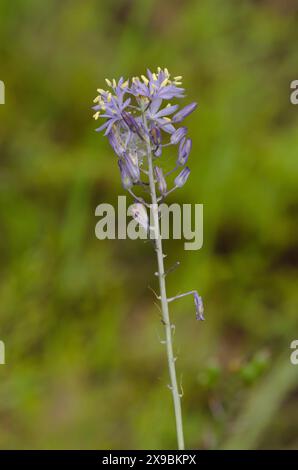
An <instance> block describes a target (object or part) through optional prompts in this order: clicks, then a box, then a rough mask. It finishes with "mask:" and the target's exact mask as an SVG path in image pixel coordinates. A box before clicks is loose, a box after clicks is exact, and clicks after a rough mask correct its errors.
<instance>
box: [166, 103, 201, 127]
mask: <svg viewBox="0 0 298 470" xmlns="http://www.w3.org/2000/svg"><path fill="white" fill-rule="evenodd" d="M197 106H198V105H197V103H191V104H188V105H187V106H185V107H184V108H182V109H180V111H178V113H176V114H175V115H174V116H173V118H172V122H174V123H177V122H181V121H183V119H185V118H186V117H187V116H188V115H189V114H191V113H192V112H193V111H194V110H195V109H196V107H197Z"/></svg>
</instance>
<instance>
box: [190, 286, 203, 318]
mask: <svg viewBox="0 0 298 470" xmlns="http://www.w3.org/2000/svg"><path fill="white" fill-rule="evenodd" d="M193 296H194V301H195V306H196V319H197V320H205V318H204V305H203V300H202V297H200V296H199V294H198V293H197V292H194V295H193Z"/></svg>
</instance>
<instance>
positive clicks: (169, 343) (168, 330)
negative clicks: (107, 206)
mask: <svg viewBox="0 0 298 470" xmlns="http://www.w3.org/2000/svg"><path fill="white" fill-rule="evenodd" d="M144 126H145V128H146V129H147V131H148V127H147V122H146V118H145V117H144ZM147 155H148V170H149V171H148V173H149V183H150V194H151V202H152V216H153V217H152V218H153V221H152V222H153V227H152V229H153V231H154V233H155V246H156V254H157V264H158V277H159V288H160V301H161V309H162V319H163V324H164V328H165V336H166V340H165V341H166V349H167V359H168V367H169V375H170V389H171V392H172V395H173V403H174V411H175V419H176V431H177V441H178V449H179V450H183V449H184V448H185V447H184V437H183V424H182V413H181V399H180V394H179V391H178V384H177V376H176V367H175V357H174V353H173V338H172V330H173V325H171V322H170V315H169V306H168V300H167V292H166V282H165V270H164V262H163V260H164V254H163V250H162V240H161V234H160V227H159V215H158V204H157V197H156V189H155V181H154V174H153V162H152V152H151V145H150V142H149V141H147Z"/></svg>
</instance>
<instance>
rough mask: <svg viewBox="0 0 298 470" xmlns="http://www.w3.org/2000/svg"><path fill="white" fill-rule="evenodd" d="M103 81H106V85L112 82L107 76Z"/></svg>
mask: <svg viewBox="0 0 298 470" xmlns="http://www.w3.org/2000/svg"><path fill="white" fill-rule="evenodd" d="M105 82H106V84H107V85H108V86H112V83H111V81H110V80H109V79H108V78H106V79H105Z"/></svg>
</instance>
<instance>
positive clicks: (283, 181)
mask: <svg viewBox="0 0 298 470" xmlns="http://www.w3.org/2000/svg"><path fill="white" fill-rule="evenodd" d="M297 14H298V8H297V2H296V1H294V0H293V1H290V0H271V1H270V0H267V1H266V0H264V1H245V0H242V1H240V0H238V1H236V0H234V1H226V2H223V1H220V0H201V1H192V0H183V1H182V0H172V1H170V0H165V1H163V2H157V1H149V0H138V1H129V0H124V1H121V0H119V1H116V0H106V1H98V0H88V1H85V0H72V1H70V0H64V1H63V2H61V1H58V0H52V1H50V0H44V1H43V2H40V1H38V0H27V1H26V2H24V1H23V0H15V1H14V2H11V1H9V0H1V3H0V18H1V19H0V49H1V70H0V73H1V76H0V79H1V80H3V81H4V82H5V85H6V104H5V105H3V106H0V119H1V128H0V149H1V152H0V154H1V173H0V178H1V184H0V195H1V197H0V211H1V222H0V227H1V238H0V243H1V271H0V272H1V277H0V281H1V285H0V299H1V300H0V339H1V340H3V341H4V342H5V345H6V362H7V364H6V365H2V366H0V422H1V425H0V447H1V448H9V449H16V448H71V449H73V448H74V449H75V448H82V449H89V448H101V449H108V448H111V449H115V448H118V449H126V448H139V449H146V448H147V449H148V448H158V449H165V448H175V446H176V436H175V426H174V418H173V410H172V402H171V395H170V392H169V390H168V389H167V383H168V377H167V368H166V360H165V351H164V349H163V346H162V345H161V344H160V342H159V338H160V337H161V336H162V325H161V324H160V319H159V312H158V309H157V307H156V306H155V305H154V296H153V294H152V292H151V291H150V290H149V289H148V285H150V286H151V287H152V288H156V287H157V283H156V278H155V277H154V275H153V273H154V271H155V270H156V261H155V254H154V252H153V250H152V246H151V244H150V243H149V244H148V243H144V241H140V240H137V241H131V240H118V241H108V240H106V241H99V240H97V239H96V237H95V234H94V228H95V224H96V221H97V220H96V218H95V215H94V211H95V207H96V206H97V205H98V204H99V203H101V202H110V203H113V204H115V203H116V201H117V196H118V195H120V194H124V190H123V189H122V187H121V183H120V178H119V174H118V168H117V163H116V159H115V157H114V155H113V154H112V151H111V149H110V148H109V146H108V143H107V141H106V139H104V138H103V137H102V136H101V135H98V134H96V133H95V132H94V128H95V127H96V123H95V122H94V121H93V120H92V117H91V116H92V111H91V109H90V108H91V105H92V99H93V98H94V97H95V95H96V88H98V87H102V85H103V81H104V78H105V77H109V78H113V77H116V78H117V77H119V76H121V75H124V76H126V77H129V76H133V75H139V74H141V73H143V72H144V71H145V70H146V68H147V67H150V68H152V69H154V68H156V67H157V66H161V67H168V69H169V70H170V72H171V73H172V74H173V75H180V74H181V75H183V76H184V86H185V87H186V88H187V90H188V97H187V101H185V103H186V102H189V101H192V100H194V101H198V102H199V105H200V106H199V108H198V110H197V111H196V112H195V113H194V114H193V115H192V116H191V117H190V118H188V120H187V125H188V126H189V131H190V134H191V136H192V137H193V140H194V144H193V152H192V155H191V159H190V161H189V166H190V167H191V169H192V174H191V177H190V179H189V181H188V184H187V185H186V186H185V187H183V189H181V190H180V191H179V192H175V196H173V198H172V199H171V200H173V201H174V200H177V201H178V202H180V203H187V202H190V203H203V204H204V247H203V249H201V250H199V251H184V249H183V241H179V240H174V241H169V242H167V243H166V252H167V253H168V258H167V260H168V266H170V265H171V264H172V263H174V262H175V261H176V260H177V259H179V260H180V262H181V266H180V268H179V269H178V270H177V271H175V273H172V274H171V275H169V276H168V278H167V279H168V291H169V293H170V294H173V295H174V294H176V293H178V292H183V291H184V290H189V289H193V288H197V289H198V291H199V293H200V294H201V295H202V296H203V298H204V302H205V306H206V321H205V322H204V323H203V322H202V323H198V322H196V321H195V314H194V307H193V301H192V300H191V299H190V298H185V299H181V300H180V301H179V302H176V303H175V305H174V304H173V306H172V309H171V313H172V319H173V321H174V323H175V324H176V333H175V349H176V352H177V355H178V361H177V368H178V375H179V378H180V377H181V379H182V384H183V389H184V397H183V413H184V426H185V438H186V443H187V447H188V448H191V447H192V448H209V449H210V448H248V449H250V448H295V447H297V446H298V408H297V396H298V388H297V386H298V368H297V367H298V366H296V367H295V366H293V365H291V364H290V359H289V358H290V352H291V350H290V343H291V341H292V340H294V339H297V336H298V331H297V301H298V298H297V297H298V289H297V277H296V274H297V271H296V262H297V259H298V252H297V245H296V244H295V242H296V238H297V232H296V230H297V225H296V226H295V209H297V200H296V198H295V196H296V194H295V193H296V188H297V184H296V181H297V179H296V176H297V148H298V133H297V125H298V106H296V107H295V106H294V105H292V104H290V101H289V95H290V82H291V81H292V80H294V79H298V76H297V58H298V57H297V56H298V32H297V19H298V16H297ZM295 74H296V76H295Z"/></svg>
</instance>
